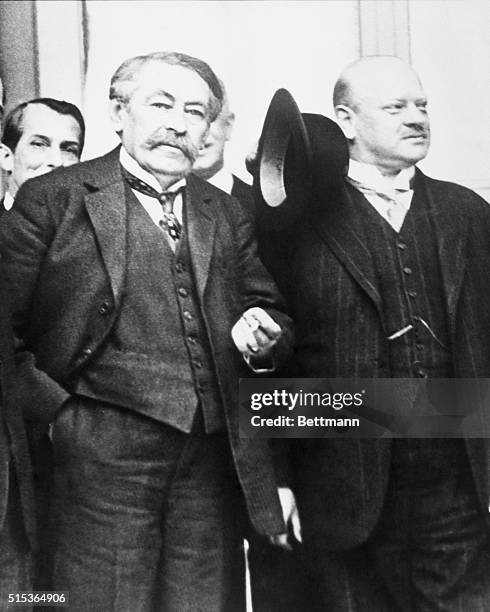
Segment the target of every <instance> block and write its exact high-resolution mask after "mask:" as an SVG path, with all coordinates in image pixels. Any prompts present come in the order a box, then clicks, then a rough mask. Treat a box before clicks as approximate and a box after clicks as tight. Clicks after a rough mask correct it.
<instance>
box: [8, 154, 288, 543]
mask: <svg viewBox="0 0 490 612" xmlns="http://www.w3.org/2000/svg"><path fill="white" fill-rule="evenodd" d="M229 200H230V198H229V196H227V195H226V194H224V193H223V192H222V191H220V190H218V189H216V188H215V187H213V186H212V185H209V184H208V183H206V182H204V181H202V180H201V179H199V178H197V177H195V176H192V175H191V176H189V177H188V181H187V190H186V203H187V210H188V228H187V231H188V237H189V245H190V247H189V248H190V254H191V261H192V264H193V272H194V277H195V282H196V287H197V291H198V297H199V300H200V306H201V310H202V314H203V318H204V322H205V325H206V327H207V330H208V335H209V340H210V344H211V348H212V356H213V360H214V365H215V369H216V372H217V376H218V381H219V387H220V392H221V396H222V400H223V405H224V406H225V412H226V420H227V424H228V429H229V436H230V441H231V447H232V452H233V456H234V459H235V465H236V469H237V472H238V476H239V479H240V482H241V485H242V488H243V491H244V494H245V498H246V501H247V505H248V509H249V513H250V516H251V519H252V521H253V523H254V525H255V527H256V528H257V530H258V531H260V532H262V533H279V532H281V531H282V530H283V523H282V517H281V512H280V506H279V501H278V498H277V493H276V491H275V478H274V473H273V468H272V465H271V462H270V460H269V456H268V451H267V446H266V442H265V440H264V441H261V440H259V441H252V440H246V439H240V438H239V435H238V418H237V416H238V415H237V399H238V379H239V376H240V375H242V376H248V375H250V374H251V373H250V371H249V370H247V368H246V366H245V364H244V362H243V360H242V358H241V355H240V354H239V353H238V351H237V350H236V348H235V346H234V344H233V342H232V339H231V335H230V332H231V328H232V326H233V325H234V324H235V322H236V321H237V320H238V319H239V317H240V315H241V314H242V312H243V311H244V310H246V309H247V308H250V307H252V306H260V307H263V308H265V309H266V310H267V311H268V312H269V313H270V314H271V316H272V317H273V318H274V319H275V320H276V321H277V322H278V323H279V324H280V325H281V326H282V327H283V330H284V334H283V336H282V338H281V341H280V342H279V343H278V345H277V347H276V348H277V351H276V358H277V360H278V361H279V362H280V360H281V359H282V356H285V355H286V353H287V352H288V351H289V348H290V346H291V335H292V332H291V322H290V319H289V318H288V317H287V316H286V315H285V314H283V312H282V308H283V304H282V302H281V299H280V297H279V295H278V293H277V290H276V288H275V286H274V284H273V283H272V281H271V279H270V277H269V276H268V275H267V273H266V272H265V270H264V268H263V267H262V266H261V264H260V262H259V260H258V257H257V255H256V247H255V242H254V240H253V239H252V235H251V233H252V230H251V223H250V221H249V219H248V217H247V216H246V215H245V214H244V212H243V211H242V210H241V207H236V208H235V206H233V205H230V201H229ZM126 234H127V227H126V200H125V193H124V182H123V179H122V177H121V172H120V165H119V150H118V149H116V150H115V151H112V152H111V153H109V154H108V155H106V156H104V157H101V158H98V159H95V160H92V161H89V162H85V163H82V164H77V165H75V166H72V167H70V168H66V169H62V170H60V171H54V172H53V173H50V174H49V175H47V176H43V177H39V178H37V179H33V180H31V181H27V182H26V183H25V184H24V185H23V186H22V188H21V189H20V191H19V193H18V194H17V198H16V205H15V207H14V208H13V209H12V213H11V214H10V215H8V219H7V221H6V222H5V224H3V225H2V227H1V228H0V243H1V248H2V249H3V252H4V255H5V259H6V266H7V272H8V276H9V281H10V285H11V289H12V295H13V298H14V312H15V323H16V329H17V331H18V333H19V334H20V335H21V337H22V338H24V339H25V342H26V345H27V347H28V349H29V350H30V351H31V353H32V354H33V355H35V359H36V366H37V369H36V375H37V383H36V388H35V389H34V390H33V393H34V396H33V400H32V401H31V413H34V414H35V415H37V417H38V418H41V419H44V420H47V421H49V420H51V419H53V418H54V416H55V414H56V412H57V411H58V409H59V408H60V405H61V404H62V403H63V402H64V400H66V399H67V397H68V396H69V390H70V381H71V380H72V379H73V378H74V377H75V376H76V375H77V372H79V371H80V370H81V369H83V368H84V366H85V364H86V363H87V362H88V361H89V360H90V359H91V357H92V356H93V355H95V354H96V353H97V350H98V349H99V347H100V346H101V344H102V342H103V341H104V339H105V338H106V337H107V336H108V334H109V333H110V331H111V329H112V326H113V324H114V322H115V320H116V319H117V316H118V313H119V308H120V305H121V300H122V297H123V292H124V279H125V271H126V261H125V259H126V252H127V251H126ZM27 391H29V390H27Z"/></svg>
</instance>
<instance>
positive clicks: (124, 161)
mask: <svg viewBox="0 0 490 612" xmlns="http://www.w3.org/2000/svg"><path fill="white" fill-rule="evenodd" d="M119 161H120V162H121V166H123V167H124V168H125V169H126V170H127V171H128V172H131V174H134V176H135V177H136V178H139V179H140V180H141V181H144V182H145V183H147V185H149V186H150V187H153V189H155V190H156V191H158V193H161V192H162V191H163V189H162V188H161V186H160V183H159V182H158V181H157V179H156V178H155V177H154V176H153V174H150V173H149V172H147V171H146V170H143V168H142V167H141V166H140V165H139V164H138V162H137V161H136V160H135V159H134V158H133V157H131V155H129V153H128V152H127V151H126V149H125V148H124V147H121V149H120V151H119ZM185 185H186V181H185V178H182V179H180V180H178V181H177V182H176V183H173V184H172V185H170V187H169V189H168V190H167V191H178V190H179V189H180V188H181V187H185Z"/></svg>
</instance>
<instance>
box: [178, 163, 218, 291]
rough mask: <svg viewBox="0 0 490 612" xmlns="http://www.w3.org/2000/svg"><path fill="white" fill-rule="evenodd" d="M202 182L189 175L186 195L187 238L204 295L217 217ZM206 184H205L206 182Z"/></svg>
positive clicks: (199, 288) (199, 286) (196, 274)
mask: <svg viewBox="0 0 490 612" xmlns="http://www.w3.org/2000/svg"><path fill="white" fill-rule="evenodd" d="M200 185H201V183H200V182H198V181H196V179H195V178H194V177H193V176H192V175H190V176H188V177H187V188H186V195H185V199H186V202H185V208H186V223H187V238H188V244H189V252H190V255H191V261H192V265H193V269H194V275H195V279H196V285H197V290H198V293H199V295H200V297H202V296H203V295H204V290H205V288H206V283H207V280H208V275H209V266H210V263H211V257H212V254H213V248H214V240H215V234H216V219H215V216H214V215H213V214H212V210H211V208H212V207H211V202H212V197H213V196H212V195H211V194H210V193H209V192H206V190H203V189H202V188H201V187H200ZM204 185H205V184H204Z"/></svg>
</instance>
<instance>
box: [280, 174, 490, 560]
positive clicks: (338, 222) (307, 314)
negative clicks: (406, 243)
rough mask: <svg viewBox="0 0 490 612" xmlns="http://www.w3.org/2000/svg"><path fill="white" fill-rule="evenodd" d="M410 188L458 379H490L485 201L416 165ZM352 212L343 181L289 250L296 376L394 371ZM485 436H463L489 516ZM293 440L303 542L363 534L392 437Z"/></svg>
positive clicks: (344, 544) (329, 543) (489, 243)
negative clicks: (424, 223) (430, 229)
mask: <svg viewBox="0 0 490 612" xmlns="http://www.w3.org/2000/svg"><path fill="white" fill-rule="evenodd" d="M349 188H350V186H349ZM415 190H416V191H417V190H425V194H426V199H427V201H428V202H429V207H430V211H431V214H432V219H433V224H434V230H435V235H436V241H437V250H438V254H439V261H440V267H441V273H442V284H443V287H444V293H445V301H446V308H447V316H448V322H449V331H450V336H451V346H452V357H453V363H454V369H455V376H456V377H467V378H473V377H489V376H490V308H489V307H488V296H490V273H489V270H490V206H488V204H487V203H486V202H485V201H484V200H482V199H481V198H480V197H479V196H478V195H476V194H475V193H473V192H472V191H470V190H469V189H466V188H464V187H461V186H458V185H455V184H452V183H446V182H442V181H436V180H433V179H430V178H428V177H426V176H424V175H423V174H422V173H421V172H419V171H418V172H417V175H416V183H415ZM358 217H359V216H358V215H357V214H356V209H355V207H354V205H353V202H352V200H351V198H350V197H349V191H348V189H347V187H346V192H345V193H344V199H343V201H342V202H340V201H338V202H330V203H325V205H324V206H321V207H318V209H317V210H316V212H315V213H314V214H313V216H312V218H310V219H309V220H307V221H306V223H305V224H304V227H303V229H302V232H300V234H299V236H298V241H297V243H296V245H295V247H294V249H293V253H292V255H293V256H292V258H291V261H290V262H289V264H288V278H289V282H290V300H291V309H292V314H293V318H294V319H295V323H296V335H297V354H296V357H297V360H298V363H299V368H300V375H302V376H307V377H318V378H321V377H325V378H335V377H338V378H354V377H364V378H373V377H389V376H390V372H389V370H388V363H389V358H388V341H387V340H386V336H387V334H386V332H385V331H384V329H383V308H382V296H381V295H380V290H379V287H378V282H377V277H376V270H375V269H374V264H373V261H372V258H371V254H370V252H369V250H368V249H367V247H366V245H365V244H363V242H362V239H361V238H360V236H362V232H356V224H358V223H359V222H360V221H359V218H358ZM489 442H490V441H486V440H485V441H483V440H467V441H466V445H467V450H468V454H469V457H470V462H471V467H472V470H473V474H474V478H475V482H476V485H477V490H478V493H479V497H480V500H481V503H482V507H483V510H484V512H485V514H486V515H487V516H488V504H489V498H490V467H489V466H490V462H489V457H488V454H489V452H490V451H489ZM291 446H292V447H293V459H292V466H293V478H294V481H293V483H294V488H295V490H296V495H297V500H298V504H299V509H300V514H301V515H302V522H303V533H304V537H305V539H306V541H309V542H310V543H314V544H315V545H320V546H326V547H329V548H331V549H339V548H349V547H352V546H355V545H357V544H359V543H361V542H363V541H364V540H366V538H367V537H368V536H369V534H370V533H371V532H372V530H373V528H374V526H375V524H376V520H377V518H378V516H379V513H380V511H381V508H382V504H383V500H384V496H385V492H386V485H387V481H388V471H389V466H390V447H391V444H390V441H387V440H381V441H376V440H333V439H332V440H321V439H316V440H315V439H310V440H302V441H300V440H298V441H294V442H292V444H291Z"/></svg>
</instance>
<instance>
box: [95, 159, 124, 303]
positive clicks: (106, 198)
mask: <svg viewBox="0 0 490 612" xmlns="http://www.w3.org/2000/svg"><path fill="white" fill-rule="evenodd" d="M101 165H102V168H101V171H100V172H98V173H97V174H96V175H95V176H94V180H92V181H91V180H87V181H86V186H87V187H88V189H89V191H90V193H89V194H88V195H86V196H85V207H86V209H87V213H88V215H89V217H90V220H91V222H92V225H93V228H94V232H95V235H96V237H97V242H98V244H99V247H100V252H101V255H102V260H103V262H104V265H105V267H106V270H107V274H108V276H109V279H110V283H111V288H112V292H113V294H114V299H115V302H116V304H118V303H119V300H120V297H121V292H122V287H123V282H124V276H125V271H126V235H127V215H126V194H125V186H124V182H123V179H122V177H121V172H120V169H119V148H118V149H116V151H113V152H112V153H110V154H109V155H108V156H106V157H105V158H103V160H101Z"/></svg>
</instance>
